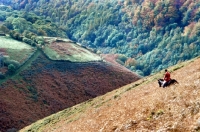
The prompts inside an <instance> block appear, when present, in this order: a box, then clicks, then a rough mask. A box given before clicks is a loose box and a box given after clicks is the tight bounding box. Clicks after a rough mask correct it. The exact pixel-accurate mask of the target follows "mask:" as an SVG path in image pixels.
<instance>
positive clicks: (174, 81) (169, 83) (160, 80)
mask: <svg viewBox="0 0 200 132" xmlns="http://www.w3.org/2000/svg"><path fill="white" fill-rule="evenodd" d="M163 81H164V80H163V79H158V84H159V86H160V87H161V86H162V84H163ZM173 84H179V83H178V81H176V79H171V80H170V81H168V82H167V83H166V84H165V85H164V86H163V88H164V87H168V86H170V85H173Z"/></svg>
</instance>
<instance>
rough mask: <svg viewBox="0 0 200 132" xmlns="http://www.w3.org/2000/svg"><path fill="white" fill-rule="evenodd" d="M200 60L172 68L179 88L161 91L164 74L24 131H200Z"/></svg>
mask: <svg viewBox="0 0 200 132" xmlns="http://www.w3.org/2000/svg"><path fill="white" fill-rule="evenodd" d="M199 64H200V58H197V59H194V60H191V61H188V62H184V63H181V64H178V65H176V66H173V67H171V68H169V70H170V71H171V72H172V73H171V76H172V78H175V79H177V80H178V81H179V84H178V85H173V86H170V87H167V88H160V87H158V84H157V79H158V78H161V77H162V75H163V71H162V72H159V73H157V74H155V75H153V76H149V77H146V78H144V79H141V80H139V81H136V82H135V83H131V84H129V85H126V86H124V87H122V88H120V89H117V90H114V91H112V92H110V93H107V94H105V95H103V96H99V97H97V98H95V99H93V100H90V101H87V102H84V103H81V104H79V105H76V106H74V107H71V108H68V109H66V110H64V111H61V112H59V113H57V114H53V115H51V116H49V117H46V118H44V119H43V120H39V121H38V122H36V123H34V124H32V125H30V126H28V127H26V128H24V129H22V130H20V132H27V131H34V132H36V131H37V132H46V131H48V132H51V131H56V132H66V131H67V132H68V131H70V132H83V131H84V132H94V131H99V132H112V131H115V132H118V131H127V132H132V131H147V132H148V131H153V132H155V131H159V132H183V131H184V132H191V131H194V132H195V131H199V130H200V124H199V122H200V111H199V109H200V86H199V85H200V65H199Z"/></svg>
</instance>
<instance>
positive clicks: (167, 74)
mask: <svg viewBox="0 0 200 132" xmlns="http://www.w3.org/2000/svg"><path fill="white" fill-rule="evenodd" d="M163 79H164V81H163V84H162V87H165V86H166V84H167V83H168V82H169V81H170V80H171V78H170V73H169V72H168V70H167V69H165V75H164V78H163Z"/></svg>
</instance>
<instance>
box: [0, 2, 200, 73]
mask: <svg viewBox="0 0 200 132" xmlns="http://www.w3.org/2000/svg"><path fill="white" fill-rule="evenodd" d="M0 3H3V4H4V5H9V6H1V7H0V9H1V10H0V11H1V12H0V21H2V22H4V24H3V25H4V26H6V27H7V28H8V29H9V30H13V31H16V32H17V33H20V34H25V33H24V32H31V33H33V34H36V35H38V36H60V37H69V38H70V39H72V40H74V41H76V42H79V43H81V44H82V45H84V46H86V47H90V48H93V49H95V50H96V51H97V52H98V53H112V54H123V55H125V56H126V58H127V60H126V61H124V62H123V61H121V62H123V63H121V64H123V65H124V66H126V67H127V68H129V69H131V70H132V71H135V72H137V73H139V74H140V75H143V76H146V75H149V74H152V73H154V72H157V71H159V70H162V69H164V68H167V67H169V66H171V65H174V64H177V63H179V62H181V61H185V60H188V59H191V58H194V57H196V56H199V55H200V44H199V43H200V38H199V35H200V21H199V18H200V4H199V2H197V1H192V0H176V1H173V0H118V1H114V0H108V1H103V0H84V1H81V0H30V1H28V0H20V1H18V2H16V1H14V0H8V1H3V0H0ZM133 60H134V61H133ZM129 63H131V65H130V64H129Z"/></svg>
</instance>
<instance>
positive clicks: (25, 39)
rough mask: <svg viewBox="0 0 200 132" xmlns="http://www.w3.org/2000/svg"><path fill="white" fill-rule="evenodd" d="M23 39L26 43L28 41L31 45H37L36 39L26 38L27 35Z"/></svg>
mask: <svg viewBox="0 0 200 132" xmlns="http://www.w3.org/2000/svg"><path fill="white" fill-rule="evenodd" d="M22 41H23V42H25V43H27V44H29V45H32V46H35V43H34V41H33V40H31V39H28V38H26V37H25V38H23V39H22Z"/></svg>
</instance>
